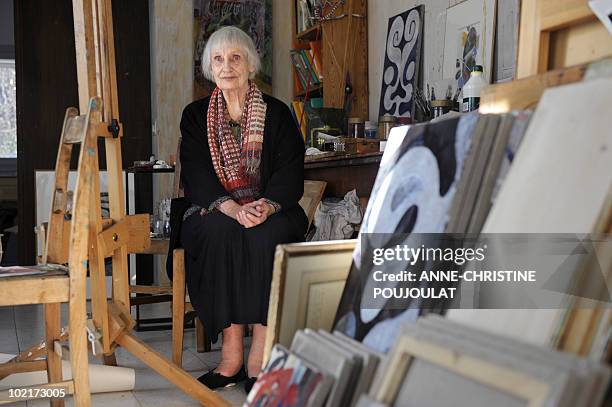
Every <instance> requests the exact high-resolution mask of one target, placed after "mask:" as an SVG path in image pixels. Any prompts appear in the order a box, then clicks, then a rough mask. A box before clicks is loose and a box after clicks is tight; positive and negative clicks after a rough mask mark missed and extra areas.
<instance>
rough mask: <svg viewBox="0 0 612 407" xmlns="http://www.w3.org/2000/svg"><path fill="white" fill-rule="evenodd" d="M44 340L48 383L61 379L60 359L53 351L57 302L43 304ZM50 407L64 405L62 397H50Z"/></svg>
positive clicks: (58, 317) (56, 337) (58, 321)
mask: <svg viewBox="0 0 612 407" xmlns="http://www.w3.org/2000/svg"><path fill="white" fill-rule="evenodd" d="M44 308H45V341H46V348H47V379H48V381H49V383H57V382H61V381H62V359H61V357H60V355H58V354H57V353H55V341H57V340H59V338H60V330H61V313H60V311H61V308H60V304H59V303H52V304H45V305H44ZM50 404H51V407H64V400H63V399H51V400H50Z"/></svg>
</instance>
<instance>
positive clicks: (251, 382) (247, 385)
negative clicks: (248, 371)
mask: <svg viewBox="0 0 612 407" xmlns="http://www.w3.org/2000/svg"><path fill="white" fill-rule="evenodd" d="M256 381H257V378H256V377H248V378H247V379H246V380H245V381H244V391H246V394H249V393H250V392H251V389H252V388H253V385H254V384H255V382H256Z"/></svg>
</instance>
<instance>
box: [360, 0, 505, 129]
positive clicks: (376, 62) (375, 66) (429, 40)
mask: <svg viewBox="0 0 612 407" xmlns="http://www.w3.org/2000/svg"><path fill="white" fill-rule="evenodd" d="M464 1H465V0H382V1H372V0H370V1H369V2H368V53H369V65H368V80H369V89H370V96H369V106H370V120H373V121H377V120H378V107H379V106H378V105H379V102H380V87H381V80H382V70H383V62H384V59H385V43H386V41H387V26H388V22H389V18H390V17H393V16H395V15H397V14H400V13H402V12H404V11H406V10H409V9H411V8H413V7H416V6H418V5H421V4H423V5H424V6H425V25H424V31H423V45H422V54H421V77H422V82H421V83H425V84H426V83H429V84H434V83H435V82H436V81H439V80H441V79H443V76H442V70H443V58H444V35H445V26H446V9H448V8H449V7H452V6H454V5H456V4H459V3H463V2H464ZM502 1H504V0H502ZM482 2H483V4H484V0H482Z"/></svg>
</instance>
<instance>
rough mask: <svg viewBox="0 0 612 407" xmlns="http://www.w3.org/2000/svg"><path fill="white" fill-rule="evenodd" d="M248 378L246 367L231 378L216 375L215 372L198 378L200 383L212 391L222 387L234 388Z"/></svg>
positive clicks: (219, 374) (212, 371)
mask: <svg viewBox="0 0 612 407" xmlns="http://www.w3.org/2000/svg"><path fill="white" fill-rule="evenodd" d="M246 378H247V375H246V372H245V371H244V367H241V368H240V370H239V371H238V373H236V374H235V375H233V376H231V377H227V376H223V375H222V374H221V373H216V372H215V371H214V370H211V371H210V372H208V373H204V374H203V375H202V376H200V377H198V381H199V382H200V383H202V384H203V385H204V386H206V387H208V388H209V389H211V390H212V389H218V388H220V387H230V386H234V385H235V384H236V383H240V382H241V381H243V380H245V379H246Z"/></svg>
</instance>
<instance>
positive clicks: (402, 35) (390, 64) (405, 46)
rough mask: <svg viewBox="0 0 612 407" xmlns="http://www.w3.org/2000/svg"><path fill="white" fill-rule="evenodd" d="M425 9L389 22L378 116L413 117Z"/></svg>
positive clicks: (391, 19)
mask: <svg viewBox="0 0 612 407" xmlns="http://www.w3.org/2000/svg"><path fill="white" fill-rule="evenodd" d="M424 10H425V6H423V5H420V6H418V7H415V8H413V9H410V10H408V11H405V12H403V13H401V14H398V15H396V16H394V17H391V18H390V19H389V27H388V29H387V43H386V45H385V46H386V51H385V60H384V66H383V75H382V86H381V90H380V106H379V109H378V111H379V113H378V115H379V116H382V115H385V114H389V115H391V116H396V117H413V116H414V109H415V105H414V103H413V100H412V90H413V89H414V86H415V85H418V80H419V71H420V65H421V45H422V43H423V41H422V37H423V17H424V14H425V11H424Z"/></svg>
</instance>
